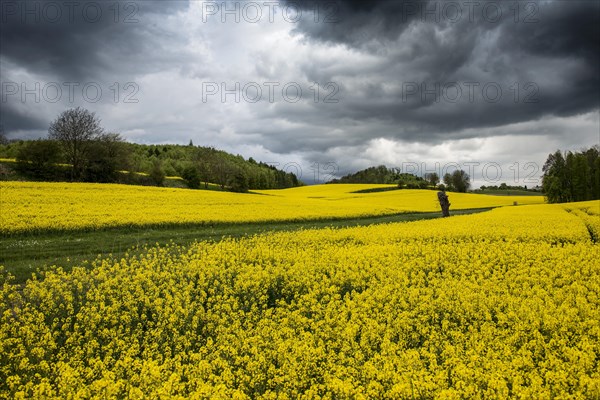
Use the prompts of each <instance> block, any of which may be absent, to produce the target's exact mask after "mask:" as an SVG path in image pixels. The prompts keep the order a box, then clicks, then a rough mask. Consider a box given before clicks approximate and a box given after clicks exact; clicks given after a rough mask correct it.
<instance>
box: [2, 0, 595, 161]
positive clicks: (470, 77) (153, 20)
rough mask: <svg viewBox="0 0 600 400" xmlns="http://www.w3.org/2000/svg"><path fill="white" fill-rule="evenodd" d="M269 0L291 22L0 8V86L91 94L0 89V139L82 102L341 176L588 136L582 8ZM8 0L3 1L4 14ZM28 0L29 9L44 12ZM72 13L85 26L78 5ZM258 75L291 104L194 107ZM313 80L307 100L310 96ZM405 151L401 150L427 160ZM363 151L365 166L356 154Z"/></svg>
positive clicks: (191, 10) (179, 136)
mask: <svg viewBox="0 0 600 400" xmlns="http://www.w3.org/2000/svg"><path fill="white" fill-rule="evenodd" d="M282 1H283V3H282V4H281V5H282V6H284V5H286V4H288V5H289V6H290V7H299V8H300V10H302V11H303V12H304V15H303V17H302V18H301V19H300V21H299V22H298V23H289V22H285V21H282V19H281V17H279V18H275V22H274V23H271V22H270V21H265V20H264V19H263V20H261V22H259V23H248V22H247V21H244V20H242V21H241V22H240V23H234V22H232V21H231V18H230V19H228V22H226V23H221V21H220V18H221V15H214V16H211V18H209V19H208V21H206V20H204V18H203V17H204V16H202V15H201V12H200V11H199V10H202V6H203V4H206V3H202V2H197V1H194V2H187V1H139V2H129V1H120V2H118V3H117V7H116V8H117V9H118V10H119V14H118V16H117V21H115V2H113V1H110V2H100V1H91V0H86V1H80V2H79V4H80V5H79V6H78V8H76V9H75V13H74V19H73V20H69V15H68V11H69V10H67V9H66V8H63V9H62V12H63V17H62V18H61V19H60V21H58V22H52V21H48V20H47V19H45V18H43V15H42V18H41V21H35V20H32V19H31V16H29V18H26V21H25V22H24V21H23V20H22V16H21V15H20V14H19V13H20V12H22V11H23V10H22V8H21V7H22V4H23V3H24V2H10V1H8V2H3V4H2V7H3V8H2V10H1V11H2V15H0V18H2V24H0V68H1V69H0V75H1V76H0V80H1V81H2V82H3V84H4V83H5V82H17V83H19V84H21V83H25V84H26V85H27V87H31V86H32V85H33V84H34V83H35V82H41V84H42V85H43V84H44V83H47V82H58V83H60V84H62V83H64V82H79V83H81V84H83V83H85V82H90V81H93V82H97V83H99V84H100V85H101V86H102V88H103V89H104V96H103V98H102V100H101V101H99V102H97V103H89V102H88V103H85V102H84V103H83V104H80V103H77V101H76V102H75V104H73V103H67V102H65V101H63V100H64V99H61V101H59V102H56V103H52V102H48V101H46V102H44V99H42V101H41V102H40V103H35V104H34V103H33V102H32V101H31V97H29V98H28V101H26V102H23V101H20V96H19V95H16V96H9V98H8V100H7V101H4V99H3V102H2V104H1V105H2V110H1V112H0V119H1V120H2V121H1V122H2V124H3V125H4V128H5V130H6V131H7V132H8V133H9V134H11V132H13V133H14V132H17V133H18V134H22V135H26V134H29V135H35V134H38V135H39V134H43V133H44V131H45V130H46V129H47V126H48V123H49V121H50V119H52V118H54V117H55V116H56V114H57V113H58V112H60V111H62V110H64V108H66V107H70V106H77V105H83V106H86V107H88V108H90V109H92V110H94V111H97V112H98V113H99V114H100V115H101V116H102V118H103V120H105V121H106V122H107V124H110V125H111V128H113V129H119V130H121V131H123V132H124V134H125V135H126V136H128V137H130V138H131V139H132V140H137V141H141V142H168V141H175V142H182V143H185V142H187V141H188V140H189V138H190V137H193V138H194V142H195V143H205V144H210V145H215V146H217V147H223V148H226V149H230V150H232V151H238V149H253V150H251V151H253V152H257V153H258V154H245V155H247V156H250V155H252V156H255V157H256V156H258V157H261V156H264V157H266V156H269V157H270V156H272V157H273V158H275V159H283V158H286V157H287V158H290V157H291V158H294V157H296V156H297V157H300V158H303V159H305V160H307V161H315V160H321V161H322V160H325V159H326V158H327V157H329V158H332V157H338V158H339V157H342V155H344V157H346V158H347V160H350V159H352V160H354V161H352V162H350V161H347V162H346V165H347V167H345V168H342V169H343V170H351V169H353V168H355V167H358V166H366V165H365V164H369V163H370V164H376V163H378V162H379V160H378V159H377V157H380V156H381V154H380V153H378V151H379V150H377V149H378V147H377V146H379V145H378V144H377V143H379V144H380V143H388V142H385V141H389V143H392V144H398V145H399V146H400V147H398V148H399V149H401V148H403V147H402V146H403V145H402V144H405V146H404V147H406V148H408V147H410V146H413V145H411V143H412V144H424V145H426V146H430V147H431V146H439V145H441V144H443V143H445V142H447V141H460V140H478V139H483V138H498V137H500V136H502V135H511V137H519V136H522V137H531V135H536V134H539V133H540V132H537V131H536V126H540V127H542V126H543V127H544V128H543V132H542V133H543V134H545V135H547V137H548V140H547V143H551V145H552V146H555V145H557V144H558V143H562V144H563V147H567V146H569V145H572V143H569V136H568V135H567V136H565V135H564V130H565V129H568V127H565V125H562V124H561V122H560V121H561V118H563V119H568V120H569V121H579V120H578V118H579V119H581V118H583V119H585V120H586V121H588V122H587V125H585V126H586V127H587V128H586V129H588V130H586V132H588V133H587V134H586V136H585V138H584V139H578V140H582V141H583V142H585V143H586V144H587V143H588V142H589V138H590V137H591V136H590V134H589V127H590V126H591V127H593V126H594V124H597V119H595V120H593V122H589V121H591V120H590V118H589V117H588V116H589V115H590V113H592V115H593V113H595V112H597V110H598V108H599V107H600V95H599V88H600V75H599V72H598V71H600V58H599V57H600V56H599V54H600V40H599V36H600V31H599V29H600V3H598V2H596V1H558V0H555V1H545V0H534V1H527V2H518V3H515V2H504V1H492V0H485V1H484V0H480V1H479V2H477V3H476V4H478V5H473V4H474V3H472V2H466V1H462V0H457V1H451V2H441V1H434V0H428V1H417V0H376V1H364V0H344V1H341V0H338V1H335V2H331V1H328V2H318V3H316V2H314V1H305V0H303V1H299V0H294V1H291V0H289V1H287V3H286V2H285V1H286V0H282ZM8 3H11V4H16V5H17V10H16V14H14V13H13V11H14V10H13V9H11V8H7V7H6V4H8ZM30 3H32V4H34V5H33V6H32V7H36V4H37V6H38V7H40V10H41V9H42V8H43V7H44V4H46V3H45V2H41V1H40V2H30ZM88 3H90V4H92V5H93V7H96V5H98V4H99V5H100V6H101V9H102V18H100V19H99V20H98V21H97V22H90V20H89V18H88V19H87V20H86V18H84V16H83V9H84V8H86V7H87V6H86V5H87V4H88ZM234 3H235V2H229V3H228V6H232V5H233V4H234ZM257 3H258V4H262V1H258V2H257ZM58 4H63V3H61V2H58ZM132 4H133V6H132ZM212 4H215V3H212ZM216 4H217V5H219V6H220V7H221V8H223V7H225V5H224V3H223V2H222V1H218V2H216ZM240 4H243V2H241V3H240ZM317 4H318V6H317ZM515 4H517V5H518V8H517V9H515ZM89 7H92V6H89ZM315 7H318V8H315ZM471 7H473V8H471ZM315 9H318V10H319V15H317V20H316V21H315V18H313V17H314V15H313V11H314V10H315ZM278 10H279V11H278V12H280V11H281V8H278ZM457 10H460V14H457ZM88 11H89V14H88V16H89V15H91V16H92V17H94V15H95V14H94V13H93V11H94V9H92V8H90V10H88ZM263 11H264V8H263ZM517 11H518V12H517ZM126 18H128V22H133V23H127V22H126V21H125V19H126ZM135 21H137V22H135ZM331 21H335V22H331ZM269 81H275V82H279V83H280V84H281V85H282V86H283V85H284V84H285V83H289V82H298V83H299V84H300V85H301V87H302V89H303V96H302V99H301V100H300V101H299V102H297V103H291V102H287V101H283V100H282V99H281V98H280V97H279V98H278V99H276V101H275V102H273V103H271V102H269V101H267V100H266V99H265V96H263V98H262V99H261V101H259V102H257V103H255V104H252V103H247V102H244V101H242V102H241V103H235V102H234V101H232V100H231V98H232V97H231V96H230V97H229V98H228V100H227V101H226V102H225V103H222V102H220V101H218V100H217V99H218V98H219V96H215V97H214V98H211V101H209V102H207V103H206V102H203V101H202V93H201V92H202V84H203V83H206V82H216V83H222V82H225V83H227V85H228V86H229V87H231V86H232V85H233V84H234V82H240V83H241V86H243V85H244V84H245V83H248V82H259V83H262V82H269ZM114 82H119V84H120V85H121V87H120V90H121V92H120V96H121V97H122V96H123V95H124V94H125V91H124V88H123V87H122V85H123V84H124V83H126V82H135V83H136V84H138V85H139V93H137V94H136V96H137V98H139V103H136V104H124V103H123V102H122V101H120V102H119V103H118V104H114V103H111V101H110V100H111V99H110V97H111V96H112V94H113V93H112V91H111V90H110V87H111V85H112V84H113V83H114ZM329 82H333V83H335V84H336V85H337V87H338V88H339V91H338V92H336V93H335V95H334V96H333V97H334V98H335V99H337V100H338V102H337V103H326V102H323V98H324V96H325V95H327V94H328V93H331V91H330V90H329V89H326V85H327V83H329ZM315 83H318V84H319V85H320V88H321V89H320V90H321V92H320V99H319V101H318V102H314V101H313V98H312V93H313V92H312V91H311V90H312V89H311V87H314V84H315ZM436 85H438V86H436ZM444 88H445V91H444ZM432 89H435V90H437V95H434V94H433V93H431V90H432ZM484 89H485V90H484ZM459 90H460V91H459ZM497 90H501V92H502V94H501V96H499V97H498V93H497ZM459 94H460V96H459V97H457V96H458V95H459ZM471 94H472V95H473V97H472V98H471ZM496 97H498V98H496ZM120 100H122V98H121V99H120ZM535 121H546V122H543V123H542V122H540V123H539V124H537V125H536V123H535ZM547 121H553V122H552V123H553V124H554V125H553V126H550V125H547V124H548V123H549V122H547ZM557 121H558V122H557ZM573 123H575V122H573ZM519 124H524V126H526V127H527V128H526V129H524V128H522V127H521V126H520V125H519ZM590 124H591V125H590ZM540 129H542V128H540ZM17 133H15V134H17ZM551 138H552V140H550V139H551ZM554 139H555V140H554ZM381 140H384V142H381ZM527 140H529V139H527ZM598 140H600V138H599V139H598ZM583 142H582V143H583ZM461 143H466V142H461ZM469 143H470V144H469V145H473V143H478V142H469ZM394 146H395V145H394ZM419 146H420V145H417V147H415V149H421V150H418V151H417V150H415V153H408V152H407V153H406V154H403V155H401V156H402V157H408V156H415V157H418V154H420V155H421V156H423V157H425V156H427V155H428V154H426V152H425V151H424V150H422V148H421V147H419ZM411 148H412V147H411ZM513 150H514V149H513ZM552 150H553V148H548V149H547V150H546V149H544V150H541V152H544V151H548V152H549V151H552ZM239 151H241V150H239ZM419 152H420V153H419ZM364 154H370V158H369V159H364V160H363V159H362V158H361V156H362V155H364ZM290 155H291V156H290ZM264 157H263V158H264ZM266 161H268V160H266ZM329 161H331V160H329Z"/></svg>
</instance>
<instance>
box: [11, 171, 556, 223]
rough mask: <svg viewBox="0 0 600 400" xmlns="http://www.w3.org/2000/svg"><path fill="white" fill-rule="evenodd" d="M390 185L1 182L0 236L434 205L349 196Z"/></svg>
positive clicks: (431, 194) (457, 205) (432, 207)
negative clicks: (244, 189)
mask: <svg viewBox="0 0 600 400" xmlns="http://www.w3.org/2000/svg"><path fill="white" fill-rule="evenodd" d="M386 186H387V187H389V186H392V185H319V186H305V187H299V188H293V189H285V190H265V191H258V192H256V193H251V194H237V193H229V192H217V191H203V190H188V189H177V188H157V187H143V186H130V185H114V184H88V183H45V182H1V183H0V195H1V198H2V201H1V207H2V220H1V223H0V234H4V235H7V234H8V235H10V234H24V233H43V232H48V231H74V230H87V231H90V230H98V229H105V228H114V227H142V226H153V227H160V226H170V227H172V226H181V225H208V224H222V223H240V222H268V221H311V220H320V219H335V218H357V217H368V216H383V215H393V214H398V213H405V212H433V211H438V210H439V204H438V202H437V197H436V192H435V191H431V190H396V191H387V192H376V193H362V194H357V193H352V192H356V191H357V190H364V189H369V188H376V187H386ZM449 195H450V202H451V203H452V207H451V209H454V210H461V209H475V208H490V207H498V206H506V205H513V203H514V202H517V204H520V205H522V204H539V203H543V201H544V199H543V197H541V196H486V195H477V194H463V193H450V194H449Z"/></svg>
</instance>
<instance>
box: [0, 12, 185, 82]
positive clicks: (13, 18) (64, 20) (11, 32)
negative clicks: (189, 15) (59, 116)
mask: <svg viewBox="0 0 600 400" xmlns="http://www.w3.org/2000/svg"><path fill="white" fill-rule="evenodd" d="M186 4H187V2H185V1H125V0H118V1H112V0H111V1H106V0H100V1H98V0H83V1H77V2H68V1H65V2H61V1H52V2H47V1H10V0H8V1H3V2H2V5H1V8H0V12H1V15H0V21H1V24H0V38H1V39H0V46H1V47H0V51H1V56H2V57H3V58H5V59H7V60H9V61H11V62H13V63H15V64H17V65H19V66H21V67H25V68H27V70H29V71H30V72H34V73H40V74H49V75H55V76H59V77H61V78H63V79H66V80H68V79H71V80H81V79H90V78H92V79H93V78H94V77H95V74H97V73H98V72H99V71H105V72H109V73H110V72H113V71H115V70H118V69H121V68H122V66H123V64H124V63H125V64H127V60H128V59H130V58H135V57H136V56H138V55H140V54H143V53H144V52H147V51H148V50H150V49H149V48H148V47H147V44H146V43H145V39H146V38H147V35H148V34H149V33H152V27H151V26H149V25H150V22H151V19H152V16H153V15H161V14H162V15H167V14H168V13H170V12H174V11H176V10H178V9H180V8H182V7H184V6H186ZM142 67H144V65H139V66H138V68H142Z"/></svg>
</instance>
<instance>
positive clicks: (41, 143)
mask: <svg viewBox="0 0 600 400" xmlns="http://www.w3.org/2000/svg"><path fill="white" fill-rule="evenodd" d="M61 158H62V154H61V148H60V146H59V144H58V142H56V141H53V140H34V141H29V142H25V143H24V144H23V146H21V147H20V148H19V150H18V152H17V157H16V159H17V170H18V171H19V172H20V173H22V174H24V175H26V176H28V177H30V178H32V179H35V180H55V179H57V178H58V177H59V176H60V173H61V168H60V167H59V166H57V165H56V164H58V163H59V162H60V160H61Z"/></svg>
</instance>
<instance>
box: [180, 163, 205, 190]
mask: <svg viewBox="0 0 600 400" xmlns="http://www.w3.org/2000/svg"><path fill="white" fill-rule="evenodd" d="M181 177H182V178H183V179H184V180H185V183H186V184H187V185H188V187H189V188H190V189H200V184H201V183H202V182H200V173H199V172H198V168H196V167H194V166H193V165H190V166H188V167H186V168H185V169H184V170H183V174H181Z"/></svg>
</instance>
